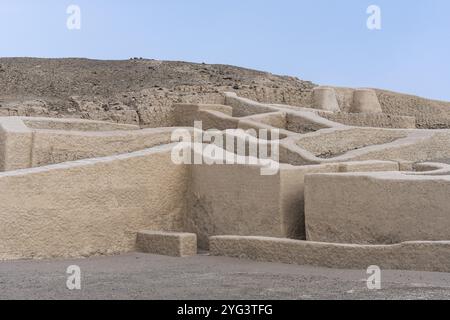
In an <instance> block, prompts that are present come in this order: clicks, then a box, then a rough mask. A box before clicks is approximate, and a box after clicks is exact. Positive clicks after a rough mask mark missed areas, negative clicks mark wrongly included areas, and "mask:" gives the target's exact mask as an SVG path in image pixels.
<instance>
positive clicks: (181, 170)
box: [0, 147, 189, 259]
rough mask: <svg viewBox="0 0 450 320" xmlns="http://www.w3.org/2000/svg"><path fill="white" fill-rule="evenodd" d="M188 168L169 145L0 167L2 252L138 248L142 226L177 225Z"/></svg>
mask: <svg viewBox="0 0 450 320" xmlns="http://www.w3.org/2000/svg"><path fill="white" fill-rule="evenodd" d="M188 170H189V169H188V168H187V167H186V166H175V165H174V164H173V163H172V161H171V158H170V148H169V147H164V148H155V149H153V150H146V151H141V152H136V153H133V154H129V155H122V156H115V157H109V158H103V159H95V160H84V161H78V162H72V163H67V164H60V165H54V166H49V167H43V168H37V169H27V170H20V171H14V172H7V173H1V174H0V190H1V192H0V259H22V258H51V257H80V256H89V255H97V254H115V253H121V252H127V251H132V250H134V249H135V241H136V234H137V232H139V231H141V230H163V231H182V229H183V214H184V211H185V198H186V197H185V194H186V189H187V178H188Z"/></svg>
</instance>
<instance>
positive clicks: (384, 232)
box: [305, 172, 450, 244]
mask: <svg viewBox="0 0 450 320" xmlns="http://www.w3.org/2000/svg"><path fill="white" fill-rule="evenodd" d="M305 184H306V188H305V203H306V205H305V216H306V233H307V239H308V240H310V241H319V242H331V243H353V244H394V243H400V242H404V241H439V240H449V239H450V203H449V201H448V197H449V195H450V177H448V176H434V177H431V176H413V175H411V176H410V175H405V174H401V173H393V172H391V173H389V172H384V173H364V174H358V175H354V174H343V175H334V174H318V175H311V176H307V177H306V180H305Z"/></svg>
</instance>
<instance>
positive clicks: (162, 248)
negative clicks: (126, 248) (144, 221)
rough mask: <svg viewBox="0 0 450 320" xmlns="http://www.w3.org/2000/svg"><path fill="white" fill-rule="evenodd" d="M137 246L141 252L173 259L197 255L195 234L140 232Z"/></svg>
mask: <svg viewBox="0 0 450 320" xmlns="http://www.w3.org/2000/svg"><path fill="white" fill-rule="evenodd" d="M136 246H137V249H138V250H139V251H140V252H144V253H152V254H159V255H165V256H173V257H189V256H195V255H196V254H197V235H196V234H195V233H178V232H160V231H140V232H139V233H138V234H137V239H136Z"/></svg>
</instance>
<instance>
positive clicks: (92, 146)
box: [0, 117, 172, 171]
mask: <svg viewBox="0 0 450 320" xmlns="http://www.w3.org/2000/svg"><path fill="white" fill-rule="evenodd" d="M30 127H31V128H30ZM37 128H53V130H49V129H37ZM138 129H139V127H136V126H130V125H117V124H112V123H102V122H95V121H83V120H73V119H70V120H67V119H64V120H61V119H51V120H46V119H40V118H38V119H30V118H16V117H11V118H0V171H11V170H17V169H26V168H31V167H39V166H45V165H49V164H56V163H62V162H66V161H74V160H80V159H88V158H98V157H105V156H110V155H116V154H124V153H129V152H134V151H138V150H143V149H147V148H151V147H154V146H158V145H163V144H168V143H170V137H171V132H172V129H171V128H156V129H144V130H138ZM84 130H88V131H84ZM105 130H107V131H105ZM108 130H113V131H108Z"/></svg>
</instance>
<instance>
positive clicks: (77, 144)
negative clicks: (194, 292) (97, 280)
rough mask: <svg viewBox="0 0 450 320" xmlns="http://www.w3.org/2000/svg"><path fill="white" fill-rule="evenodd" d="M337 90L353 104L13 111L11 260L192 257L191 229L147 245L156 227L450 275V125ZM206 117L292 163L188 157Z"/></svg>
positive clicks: (300, 254)
mask: <svg viewBox="0 0 450 320" xmlns="http://www.w3.org/2000/svg"><path fill="white" fill-rule="evenodd" d="M333 90H334V93H335V96H336V100H337V103H338V106H339V110H340V111H339V110H338V109H337V108H336V106H328V107H327V106H322V107H321V108H320V109H314V108H311V106H314V105H312V104H309V105H308V104H306V103H305V104H304V105H302V106H288V105H280V104H264V103H259V102H256V101H252V100H249V99H246V98H241V97H238V96H237V95H236V94H234V93H225V94H224V97H223V99H222V100H221V101H220V103H219V104H186V103H184V104H175V105H173V106H172V107H171V108H170V109H168V110H166V112H167V117H165V118H164V119H166V120H164V121H162V120H161V121H160V122H159V125H157V126H155V127H154V128H149V127H148V124H147V125H145V126H143V127H144V128H143V129H141V128H140V127H138V126H133V125H131V126H130V125H120V124H112V123H104V122H90V121H86V120H68V119H64V120H53V119H43V118H22V117H7V118H0V165H1V167H0V170H1V171H4V172H3V173H0V190H2V192H1V193H0V258H1V259H22V258H49V257H78V256H90V255H101V254H115V253H121V252H128V251H133V250H136V249H137V248H138V247H140V246H141V248H142V246H143V247H144V250H145V251H148V252H158V253H163V254H174V252H175V253H177V254H178V253H179V254H180V255H184V253H183V252H185V251H184V250H185V249H183V248H180V246H179V244H180V243H184V240H183V241H182V240H180V241H181V242H178V240H179V239H180V236H168V235H167V234H160V233H156V234H152V235H150V234H146V236H145V237H144V238H145V239H144V238H142V237H143V234H141V235H140V236H138V238H137V239H138V243H136V237H137V235H138V233H139V232H140V231H142V230H152V231H153V232H181V233H185V232H190V233H193V234H195V235H196V237H197V238H198V245H199V247H200V248H202V249H208V248H209V249H211V250H212V252H213V253H215V254H224V255H233V256H240V255H241V254H243V255H245V256H246V257H248V258H253V259H263V260H268V261H281V262H288V263H301V264H313V265H322V266H331V267H337V268H340V267H345V268H360V267H362V266H364V265H365V264H367V263H369V262H370V263H372V259H371V258H369V257H371V256H372V257H376V258H377V259H378V260H379V264H380V265H383V266H384V267H386V268H404V269H418V270H438V271H449V268H448V265H449V264H450V262H449V261H450V260H449V259H447V258H448V254H449V253H448V242H446V241H450V234H449V233H448V230H450V228H449V226H450V225H449V223H450V203H449V201H448V199H447V198H448V194H450V189H449V186H450V180H449V176H450V169H449V167H447V166H445V165H443V164H432V163H426V164H419V163H420V162H430V161H434V160H436V159H449V158H450V147H449V146H450V130H449V129H439V130H423V129H416V128H413V125H412V123H413V120H417V117H416V116H415V115H414V116H412V115H411V114H410V113H406V112H405V113H402V114H392V113H387V112H386V110H391V107H388V106H387V103H386V102H383V101H384V100H380V101H379V98H378V97H379V96H380V93H379V92H378V91H367V90H365V91H361V90H356V91H355V90H352V89H339V88H328V89H327V92H326V93H327V96H326V97H325V98H327V99H330V97H331V98H332V96H333V94H332V93H333V92H332V91H333ZM328 94H330V95H328ZM361 94H362V95H361ZM311 95H312V93H311ZM350 97H351V98H350ZM310 98H311V99H313V97H312V96H310ZM327 99H325V100H323V101H327ZM332 100H333V99H332ZM323 103H325V102H323ZM378 106H380V107H381V109H379V108H378ZM429 108H431V109H432V107H429ZM431 109H430V110H431ZM351 110H356V111H358V112H363V113H348V112H349V111H351ZM381 112H383V113H381ZM340 117H341V118H342V119H344V120H345V119H351V121H352V123H359V124H360V125H361V127H358V126H350V125H348V121H347V120H345V121H344V120H343V121H339V119H341V118H340ZM333 119H334V121H333ZM386 119H388V120H386ZM194 121H202V126H203V130H208V129H218V130H220V131H221V133H220V134H221V135H223V137H224V139H225V140H228V139H231V138H238V140H237V141H240V140H239V139H241V140H242V139H246V140H245V142H244V147H245V148H244V150H246V152H249V151H250V149H251V148H250V147H252V146H254V145H256V144H260V145H268V146H269V149H270V151H273V150H275V148H276V146H279V149H280V159H279V160H280V161H279V163H275V164H277V165H278V167H279V170H278V171H277V172H276V174H274V175H269V176H264V175H261V169H262V165H249V164H239V165H221V164H213V165H209V164H195V165H190V164H184V165H176V164H175V163H174V162H173V161H172V159H171V151H172V150H173V148H174V147H175V145H176V144H175V143H172V139H171V135H172V133H173V132H174V130H175V129H179V128H185V129H187V130H188V132H189V133H192V132H193V129H192V126H193V123H194ZM416 124H417V127H419V128H420V124H419V122H417V123H416ZM414 127H415V126H414ZM228 129H244V130H248V129H252V130H260V129H269V130H272V129H277V130H278V133H279V135H278V137H276V135H272V134H271V135H270V136H268V137H266V138H267V140H263V138H264V137H262V136H261V133H258V132H257V135H256V136H254V137H250V136H249V135H246V134H242V133H240V132H231V131H228ZM215 143H216V142H215ZM204 147H207V144H205V145H201V148H204ZM217 147H218V146H216V148H217ZM193 149H194V150H188V151H189V153H191V152H192V153H195V152H197V151H198V150H195V148H193ZM230 155H233V154H232V153H231V154H230V153H227V156H230ZM259 157H260V158H261V160H264V156H263V155H259ZM265 160H267V159H265ZM166 236H167V237H166ZM215 236H221V237H218V238H215ZM223 236H225V237H223ZM226 236H234V237H231V238H230V237H226ZM249 236H257V237H271V239H267V240H264V241H263V240H261V239H259V238H256V240H255V239H253V238H251V239H249V238H245V237H249ZM211 237H213V238H212V239H213V240H212V242H211V243H210V238H211ZM242 237H244V238H242ZM273 238H276V239H278V240H276V239H275V240H274V239H273ZM167 239H170V241H168V240H167ZM183 239H184V238H183ZM190 239H191V240H192V237H191V238H190ZM264 239H266V238H264ZM147 240H148V241H147ZM166 240H167V242H166ZM172 240H173V241H172ZM309 240H312V241H309ZM187 241H188V242H187V243H189V245H188V246H187V248H186V252H190V253H193V250H192V249H193V248H192V246H193V245H192V241H190V240H187ZM314 241H320V242H321V243H318V242H314ZM405 241H415V243H404V242H405ZM244 244H245V246H244ZM381 245H382V246H381ZM388 245H392V246H388ZM244 249H245V250H244ZM252 250H253V251H252ZM240 252H241V253H240ZM242 252H243V253H242ZM252 252H253V253H252ZM331 252H336V253H337V256H336V257H335V258H331V257H329V256H330V253H331ZM358 256H363V257H366V258H364V259H361V260H358V259H357V257H358ZM425 261H428V264H429V265H425ZM446 262H447V263H446ZM375 264H376V263H375ZM365 267H367V266H365Z"/></svg>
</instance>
